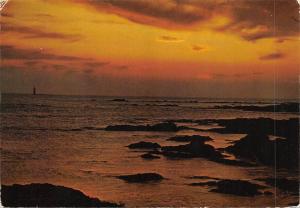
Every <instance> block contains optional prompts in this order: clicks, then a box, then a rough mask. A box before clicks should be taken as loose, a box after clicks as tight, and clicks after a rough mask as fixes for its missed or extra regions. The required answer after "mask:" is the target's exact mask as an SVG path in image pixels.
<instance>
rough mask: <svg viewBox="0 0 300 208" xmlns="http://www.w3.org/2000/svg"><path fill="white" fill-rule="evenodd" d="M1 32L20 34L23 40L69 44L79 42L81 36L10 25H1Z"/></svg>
mask: <svg viewBox="0 0 300 208" xmlns="http://www.w3.org/2000/svg"><path fill="white" fill-rule="evenodd" d="M1 32H4V33H6V32H15V33H19V34H22V35H23V37H24V38H47V39H61V40H65V41H69V42H74V41H78V40H81V39H82V38H83V36H81V35H78V34H62V33H57V32H46V31H43V30H41V29H40V28H39V29H38V28H31V27H25V26H19V25H12V24H7V23H1Z"/></svg>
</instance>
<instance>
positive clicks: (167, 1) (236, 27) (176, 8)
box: [83, 0, 299, 41]
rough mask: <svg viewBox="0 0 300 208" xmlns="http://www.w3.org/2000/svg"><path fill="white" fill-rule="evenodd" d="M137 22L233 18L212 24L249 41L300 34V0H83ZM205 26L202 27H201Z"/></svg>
mask: <svg viewBox="0 0 300 208" xmlns="http://www.w3.org/2000/svg"><path fill="white" fill-rule="evenodd" d="M83 2H84V3H87V4H90V5H92V6H94V7H95V8H97V9H99V10H102V11H103V10H104V11H106V12H111V13H114V14H117V15H119V16H122V17H125V18H127V19H129V20H131V21H133V22H137V23H141V24H147V25H152V26H156V27H163V28H169V29H178V28H179V29H180V28H181V29H194V28H193V25H195V24H201V23H203V22H206V21H208V20H211V19H212V18H214V17H216V16H225V17H228V18H229V19H230V22H229V23H228V24H226V25H223V26H218V25H216V26H215V25H212V24H213V23H211V24H209V27H210V26H211V27H213V28H214V29H216V30H218V31H223V32H229V33H234V34H237V35H239V36H240V37H242V38H243V39H246V40H249V41H255V40H258V39H262V38H268V37H275V36H276V37H284V36H295V35H298V34H299V5H298V3H297V0H276V1H274V0H201V1H197V0H156V1H153V0H122V1H120V0H103V1H93V0H90V1H83ZM198 28H201V27H198Z"/></svg>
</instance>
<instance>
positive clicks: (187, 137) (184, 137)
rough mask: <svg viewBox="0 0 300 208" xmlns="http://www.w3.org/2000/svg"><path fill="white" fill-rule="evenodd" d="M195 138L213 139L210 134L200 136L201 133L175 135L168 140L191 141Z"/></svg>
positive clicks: (205, 140) (204, 140) (201, 139)
mask: <svg viewBox="0 0 300 208" xmlns="http://www.w3.org/2000/svg"><path fill="white" fill-rule="evenodd" d="M194 139H199V140H200V141H203V143H204V142H207V141H212V138H210V137H209V136H200V135H192V136H187V135H182V136H174V137H171V138H169V139H167V140H168V141H175V142H191V141H192V140H194Z"/></svg>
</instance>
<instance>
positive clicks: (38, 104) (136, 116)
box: [1, 94, 299, 207]
mask: <svg viewBox="0 0 300 208" xmlns="http://www.w3.org/2000/svg"><path fill="white" fill-rule="evenodd" d="M281 102H286V101H280V100H277V101H276V103H281ZM295 102H297V101H295ZM272 104H273V100H250V99H209V98H170V97H105V96H62V95H35V96H33V95H25V94H2V97H1V183H2V184H6V185H9V184H29V183H51V184H55V185H63V186H66V187H71V188H74V189H78V190H80V191H82V192H83V193H85V194H87V195H89V196H92V197H97V198H99V199H101V200H106V201H114V202H122V203H124V204H125V205H126V206H129V207H134V206H146V207H149V206H151V207H152V206H177V207H178V206H212V207H216V206H217V207H220V206H274V205H275V204H276V205H278V206H281V205H282V206H283V205H288V204H290V203H293V202H295V201H297V200H298V198H299V196H298V195H295V194H291V193H288V192H285V191H282V190H280V189H277V188H275V187H272V186H268V187H267V188H266V190H267V191H270V192H272V193H273V194H272V195H258V196H254V197H245V196H235V195H230V194H221V193H215V192H212V191H211V190H210V188H209V187H207V186H191V185H189V184H191V183H193V182H198V181H199V179H195V178H194V179H193V178H192V177H193V176H200V175H201V176H207V177H211V178H221V179H234V180H235V179H239V180H247V181H251V182H255V183H257V184H262V185H265V184H263V183H262V182H261V181H257V180H255V179H257V178H266V177H274V176H276V177H279V176H280V177H284V178H291V179H296V180H298V174H299V171H298V170H293V171H291V170H289V169H284V168H280V169H279V168H274V167H271V166H265V165H257V166H254V167H243V166H231V165H226V164H221V163H217V162H214V161H210V160H208V159H206V158H186V159H170V158H166V157H163V156H161V158H160V159H155V160H145V159H143V158H141V157H140V156H141V154H143V153H145V152H146V151H145V150H140V149H129V148H128V147H126V146H127V145H129V144H132V143H135V142H140V141H148V142H156V143H158V144H160V145H161V146H175V145H179V143H177V142H174V141H168V140H167V139H168V138H170V137H174V136H178V135H201V136H209V137H211V138H212V139H213V141H209V142H207V143H208V144H210V145H212V146H213V147H214V148H216V149H217V148H225V147H227V146H229V145H230V144H232V142H233V141H236V140H239V139H241V138H242V137H244V136H245V135H246V134H221V133H217V132H211V131H205V129H210V128H215V127H219V126H218V125H217V124H209V125H207V124H206V125H202V124H199V123H193V122H188V120H201V119H234V118H261V117H263V118H272V119H276V120H284V119H290V118H299V115H298V113H288V112H262V111H245V110H241V109H234V108H220V106H222V105H226V106H248V105H255V106H266V105H272ZM182 119H185V120H186V121H187V122H184V120H182ZM170 120H173V121H175V123H176V121H180V120H181V122H180V123H179V122H178V123H176V124H177V125H180V126H184V127H188V128H186V129H184V130H182V131H176V132H162V131H105V127H107V126H109V125H125V124H126V125H147V124H149V125H154V124H157V123H162V122H166V121H170ZM194 129H202V131H195V130H194ZM273 137H274V135H270V138H273ZM229 156H230V155H229ZM230 157H232V158H234V157H233V156H232V155H231V156H230ZM145 172H152V173H159V174H160V175H162V176H163V177H164V178H165V180H163V181H161V182H160V183H147V184H143V183H140V184H137V183H127V182H125V181H123V180H120V179H119V178H116V176H119V175H127V174H136V173H145Z"/></svg>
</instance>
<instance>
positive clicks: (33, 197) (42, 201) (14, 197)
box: [1, 183, 122, 207]
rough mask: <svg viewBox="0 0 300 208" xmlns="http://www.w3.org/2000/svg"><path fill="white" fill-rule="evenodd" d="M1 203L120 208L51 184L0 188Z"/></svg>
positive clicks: (22, 205) (27, 205) (76, 191)
mask: <svg viewBox="0 0 300 208" xmlns="http://www.w3.org/2000/svg"><path fill="white" fill-rule="evenodd" d="M1 201H2V204H3V205H4V206H5V207H120V206H122V205H120V204H116V203H111V202H105V201H100V200H99V199H97V198H91V197H89V196H86V195H85V194H83V193H82V192H81V191H78V190H75V189H72V188H67V187H64V186H55V185H52V184H38V183H33V184H28V185H17V184H14V185H11V186H6V185H2V186H1Z"/></svg>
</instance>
